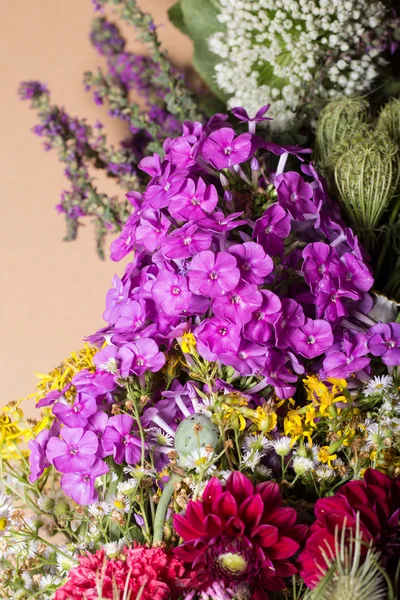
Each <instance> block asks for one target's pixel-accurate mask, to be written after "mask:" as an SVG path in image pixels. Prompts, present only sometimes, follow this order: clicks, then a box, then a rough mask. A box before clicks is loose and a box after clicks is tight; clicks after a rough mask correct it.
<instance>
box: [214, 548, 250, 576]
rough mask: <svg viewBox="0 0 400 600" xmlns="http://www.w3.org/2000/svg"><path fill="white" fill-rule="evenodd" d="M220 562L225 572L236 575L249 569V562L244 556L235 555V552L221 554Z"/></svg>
mask: <svg viewBox="0 0 400 600" xmlns="http://www.w3.org/2000/svg"><path fill="white" fill-rule="evenodd" d="M218 562H219V564H220V565H221V567H222V568H223V569H224V570H225V571H229V572H230V573H233V574H234V575H239V574H240V573H243V572H244V571H245V570H246V569H247V561H246V560H245V559H244V558H243V556H242V555H241V554H234V553H233V552H226V553H225V554H221V556H220V557H219V559H218Z"/></svg>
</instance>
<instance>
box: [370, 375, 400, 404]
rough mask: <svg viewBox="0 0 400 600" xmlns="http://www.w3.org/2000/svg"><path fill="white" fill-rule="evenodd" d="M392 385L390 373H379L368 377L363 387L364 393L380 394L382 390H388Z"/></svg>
mask: <svg viewBox="0 0 400 600" xmlns="http://www.w3.org/2000/svg"><path fill="white" fill-rule="evenodd" d="M393 386H394V382H393V378H392V377H390V375H380V376H376V377H374V378H373V379H370V380H369V382H368V384H367V385H366V387H365V389H364V395H365V396H366V397H367V398H368V397H369V396H376V395H381V394H383V393H384V392H389V391H390V389H391V388H392V387H393Z"/></svg>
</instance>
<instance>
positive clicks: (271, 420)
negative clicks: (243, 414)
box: [250, 405, 278, 433]
mask: <svg viewBox="0 0 400 600" xmlns="http://www.w3.org/2000/svg"><path fill="white" fill-rule="evenodd" d="M250 419H251V420H252V421H253V423H254V424H255V425H256V426H257V429H258V430H259V431H261V432H262V433H268V432H269V431H272V430H273V429H275V427H276V423H277V421H278V417H277V414H276V412H275V411H272V410H271V408H270V407H269V406H268V405H264V406H258V407H257V408H256V410H255V411H254V414H253V416H252V417H250Z"/></svg>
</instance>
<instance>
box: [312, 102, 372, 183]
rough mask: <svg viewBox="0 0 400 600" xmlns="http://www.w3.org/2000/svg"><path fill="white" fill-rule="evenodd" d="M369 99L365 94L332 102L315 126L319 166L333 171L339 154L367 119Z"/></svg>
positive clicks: (316, 153)
mask: <svg viewBox="0 0 400 600" xmlns="http://www.w3.org/2000/svg"><path fill="white" fill-rule="evenodd" d="M367 113H368V102H367V101H366V100H364V98H359V97H353V98H342V99H341V100H338V101H335V102H329V104H327V105H326V106H325V108H324V110H323V111H322V112H321V114H320V116H319V119H318V123H317V129H316V138H315V158H316V161H317V162H318V164H319V166H320V168H322V169H323V170H324V171H327V172H329V171H332V170H333V168H334V165H335V161H336V158H337V157H338V156H339V155H340V153H341V152H343V151H344V150H346V149H347V148H348V145H349V143H350V142H351V140H352V139H353V137H354V135H355V134H356V133H357V132H359V130H360V126H362V125H363V124H365V123H366V120H367Z"/></svg>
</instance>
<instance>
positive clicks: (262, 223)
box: [254, 204, 290, 255]
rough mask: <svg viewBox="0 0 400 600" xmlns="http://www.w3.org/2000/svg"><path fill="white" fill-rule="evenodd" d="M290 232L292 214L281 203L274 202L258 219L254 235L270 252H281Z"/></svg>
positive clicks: (273, 253)
mask: <svg viewBox="0 0 400 600" xmlns="http://www.w3.org/2000/svg"><path fill="white" fill-rule="evenodd" d="M289 233H290V215H289V213H287V212H286V210H284V209H283V208H282V207H281V206H279V204H273V205H272V206H270V207H269V208H267V210H266V211H265V213H264V215H263V216H262V217H261V219H258V221H256V226H255V228H254V237H255V238H256V239H257V242H258V243H259V244H261V245H262V247H263V248H264V250H265V251H266V252H267V253H268V254H272V255H275V254H281V253H282V252H283V249H284V243H283V240H284V239H285V238H286V237H287V236H288V235H289Z"/></svg>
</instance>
